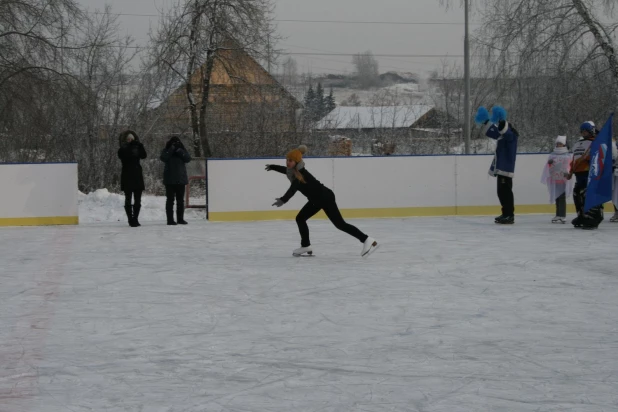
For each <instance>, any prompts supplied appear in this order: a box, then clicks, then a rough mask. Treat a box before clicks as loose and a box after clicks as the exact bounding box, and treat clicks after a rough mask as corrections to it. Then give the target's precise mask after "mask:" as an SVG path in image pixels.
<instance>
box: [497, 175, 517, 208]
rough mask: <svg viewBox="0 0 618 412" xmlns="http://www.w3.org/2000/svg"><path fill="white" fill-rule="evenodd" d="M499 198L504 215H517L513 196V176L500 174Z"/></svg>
mask: <svg viewBox="0 0 618 412" xmlns="http://www.w3.org/2000/svg"><path fill="white" fill-rule="evenodd" d="M498 199H500V205H501V206H502V216H514V215H515V197H514V196H513V178H512V177H506V176H498Z"/></svg>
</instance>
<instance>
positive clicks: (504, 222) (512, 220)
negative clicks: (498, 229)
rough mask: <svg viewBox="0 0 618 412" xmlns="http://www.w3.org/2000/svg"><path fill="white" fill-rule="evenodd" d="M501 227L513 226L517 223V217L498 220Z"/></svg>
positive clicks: (505, 217)
mask: <svg viewBox="0 0 618 412" xmlns="http://www.w3.org/2000/svg"><path fill="white" fill-rule="evenodd" d="M496 223H497V224H499V225H512V224H514V223H515V216H512V215H511V216H504V217H503V218H502V219H499V220H496Z"/></svg>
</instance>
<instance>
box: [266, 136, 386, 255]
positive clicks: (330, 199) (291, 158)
mask: <svg viewBox="0 0 618 412" xmlns="http://www.w3.org/2000/svg"><path fill="white" fill-rule="evenodd" d="M306 152H307V147H306V146H299V147H298V148H297V149H294V150H292V151H291V152H289V153H288V154H287V156H286V167H284V166H278V165H266V170H267V171H270V170H274V171H276V172H279V173H282V174H284V175H287V177H288V179H289V180H290V182H291V185H290V188H289V189H288V191H287V192H286V193H285V194H284V195H283V196H281V197H280V198H277V199H276V201H275V203H273V206H277V207H281V206H283V205H284V204H286V203H287V202H288V201H289V200H290V199H291V198H292V196H294V194H295V193H296V192H297V191H300V192H301V193H302V194H303V195H305V196H306V197H307V199H308V200H309V201H308V202H307V204H306V205H305V206H303V208H302V209H301V210H300V212H298V215H296V224H298V230H299V232H300V237H301V242H300V246H301V247H300V248H298V249H295V250H294V251H293V252H292V254H293V255H294V256H303V255H312V254H313V249H312V248H311V242H310V241H309V227H308V226H307V220H309V219H310V218H311V217H312V216H314V215H315V214H316V213H318V212H319V211H320V210H324V213H326V216H327V217H328V219H330V221H331V222H332V223H333V224H334V225H335V227H336V228H337V229H339V230H341V231H343V232H345V233H347V234H349V235H350V236H353V237H355V238H356V239H358V240H359V241H360V242H361V243H362V244H363V249H362V251H361V256H363V257H366V256H368V255H369V254H371V253H373V252H374V251H375V250H376V249H377V248H378V242H377V241H376V240H375V239H374V238H371V237H369V236H367V235H366V234H364V233H363V232H361V231H360V230H358V228H356V227H355V226H352V225H351V224H349V223H346V222H345V221H344V220H343V217H342V216H341V212H340V211H339V208H338V207H337V202H336V201H335V194H334V193H333V191H332V190H330V189H329V188H327V187H326V186H324V185H323V184H322V183H320V182H319V181H318V180H317V179H316V178H315V177H313V175H312V174H311V173H309V172H308V171H307V169H305V162H304V161H303V154H305V153H306Z"/></svg>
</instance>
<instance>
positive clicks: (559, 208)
mask: <svg viewBox="0 0 618 412" xmlns="http://www.w3.org/2000/svg"><path fill="white" fill-rule="evenodd" d="M566 207H567V205H566V193H563V194H561V195H560V196H558V197H557V198H556V216H558V217H566Z"/></svg>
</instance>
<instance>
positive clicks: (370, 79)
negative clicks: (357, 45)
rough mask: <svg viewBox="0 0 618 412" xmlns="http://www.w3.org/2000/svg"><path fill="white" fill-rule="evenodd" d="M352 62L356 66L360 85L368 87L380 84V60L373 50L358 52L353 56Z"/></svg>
mask: <svg viewBox="0 0 618 412" xmlns="http://www.w3.org/2000/svg"><path fill="white" fill-rule="evenodd" d="M352 64H354V67H355V68H356V74H357V79H358V82H359V85H360V87H361V88H363V89H368V88H370V87H374V86H377V85H379V84H380V76H379V67H378V61H377V60H376V58H375V57H373V53H372V52H371V51H366V52H364V53H358V54H355V55H354V56H352Z"/></svg>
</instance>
